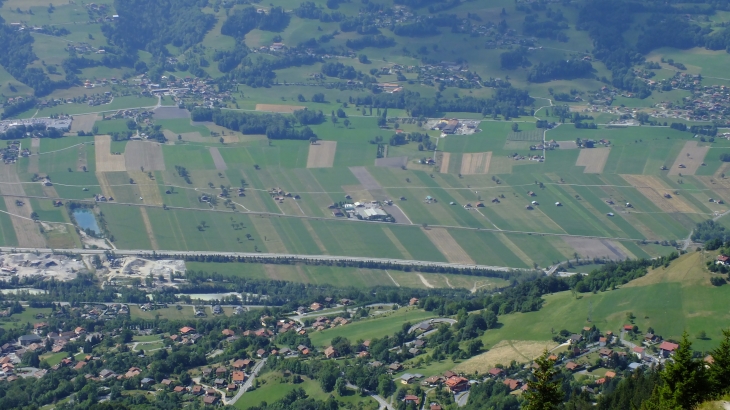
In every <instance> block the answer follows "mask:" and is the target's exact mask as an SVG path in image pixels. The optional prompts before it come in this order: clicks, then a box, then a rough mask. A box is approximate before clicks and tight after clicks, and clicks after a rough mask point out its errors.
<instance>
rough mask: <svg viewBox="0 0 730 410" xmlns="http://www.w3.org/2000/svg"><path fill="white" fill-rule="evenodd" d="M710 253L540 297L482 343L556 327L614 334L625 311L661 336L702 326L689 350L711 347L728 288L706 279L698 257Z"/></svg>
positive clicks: (541, 335) (723, 318)
mask: <svg viewBox="0 0 730 410" xmlns="http://www.w3.org/2000/svg"><path fill="white" fill-rule="evenodd" d="M713 257H714V256H713V255H711V254H703V253H701V252H692V253H689V254H687V255H684V256H682V257H680V258H679V259H678V260H676V261H674V262H672V264H670V266H669V267H668V268H663V267H660V268H657V269H654V270H651V271H650V272H649V273H648V274H647V275H646V276H644V277H642V278H640V279H637V280H635V281H633V282H630V283H629V284H627V285H624V286H622V287H621V288H619V289H616V290H613V291H606V292H599V293H596V294H592V293H581V294H578V295H577V298H576V297H574V296H573V295H571V294H570V292H561V293H556V294H553V295H547V296H544V299H545V304H544V306H543V308H542V309H541V310H540V311H538V312H530V313H514V314H510V315H504V316H500V322H501V323H502V326H501V327H500V328H499V329H497V330H490V331H487V332H486V333H485V334H484V336H483V340H484V343H485V345H486V346H487V347H491V346H494V345H495V344H496V343H498V342H500V341H502V340H524V341H539V342H543V341H545V340H550V339H551V338H552V337H553V335H554V333H553V332H559V331H560V330H561V329H568V330H570V331H573V332H575V331H577V330H579V329H581V328H582V327H583V326H591V325H595V326H596V327H598V328H599V329H601V330H602V331H607V330H612V331H613V332H614V333H618V332H619V330H620V328H621V326H623V325H624V324H626V314H627V313H629V312H630V313H632V314H633V315H634V316H635V317H636V319H635V321H634V323H635V324H636V325H637V326H639V329H640V331H645V330H646V329H647V328H648V327H652V328H654V330H655V333H656V334H659V335H662V337H664V338H665V339H674V340H678V339H680V338H681V335H682V332H683V331H684V330H686V331H687V332H689V334H690V335H696V334H697V333H699V332H700V331H701V330H704V331H706V332H707V334H708V338H707V339H704V340H700V339H694V338H693V340H692V343H693V346H692V347H693V349H695V350H708V349H711V348H714V347H715V346H716V345H717V343H719V341H720V339H721V334H720V331H719V329H724V328H727V327H728V326H730V316H728V315H727V314H726V313H725V310H726V309H725V308H724V307H723V306H724V305H723V303H724V302H723V301H724V300H725V299H726V298H727V297H728V292H730V288H728V287H727V286H721V287H715V286H712V285H711V284H710V276H711V273H709V272H708V271H707V270H706V269H705V267H704V265H705V264H704V262H705V261H706V260H709V259H712V258H713ZM589 317H590V321H588V318H589Z"/></svg>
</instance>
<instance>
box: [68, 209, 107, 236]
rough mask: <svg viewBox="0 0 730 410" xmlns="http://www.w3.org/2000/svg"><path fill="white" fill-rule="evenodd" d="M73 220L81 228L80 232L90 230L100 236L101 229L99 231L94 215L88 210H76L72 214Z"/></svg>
mask: <svg viewBox="0 0 730 410" xmlns="http://www.w3.org/2000/svg"><path fill="white" fill-rule="evenodd" d="M73 216H74V219H75V220H76V224H77V225H78V226H79V228H81V229H82V230H84V231H85V230H87V229H89V230H91V231H92V232H94V234H96V235H100V234H101V229H99V224H98V223H97V222H96V217H95V216H94V213H93V212H91V211H90V210H88V209H77V210H75V211H74V212H73Z"/></svg>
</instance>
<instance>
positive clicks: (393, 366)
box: [388, 362, 403, 372]
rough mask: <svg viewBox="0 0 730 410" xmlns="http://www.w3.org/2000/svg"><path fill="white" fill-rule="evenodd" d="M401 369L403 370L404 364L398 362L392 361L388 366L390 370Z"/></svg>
mask: <svg viewBox="0 0 730 410" xmlns="http://www.w3.org/2000/svg"><path fill="white" fill-rule="evenodd" d="M401 370H403V365H402V364H400V363H398V362H395V363H392V364H390V365H389V366H388V371H390V372H397V371H401Z"/></svg>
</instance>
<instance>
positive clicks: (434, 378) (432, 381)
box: [423, 376, 444, 387]
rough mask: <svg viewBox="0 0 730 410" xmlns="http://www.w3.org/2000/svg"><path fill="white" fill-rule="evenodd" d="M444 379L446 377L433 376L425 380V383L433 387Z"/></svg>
mask: <svg viewBox="0 0 730 410" xmlns="http://www.w3.org/2000/svg"><path fill="white" fill-rule="evenodd" d="M443 381H444V379H443V377H441V376H431V377H429V378H428V379H426V380H424V381H423V384H425V385H426V386H431V387H433V386H437V385H439V384H441V382H443Z"/></svg>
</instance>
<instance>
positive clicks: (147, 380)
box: [140, 377, 155, 387]
mask: <svg viewBox="0 0 730 410" xmlns="http://www.w3.org/2000/svg"><path fill="white" fill-rule="evenodd" d="M154 383H155V380H154V379H151V378H149V377H145V378H144V379H142V381H141V382H140V386H142V387H146V386H150V385H152V384H154Z"/></svg>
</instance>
